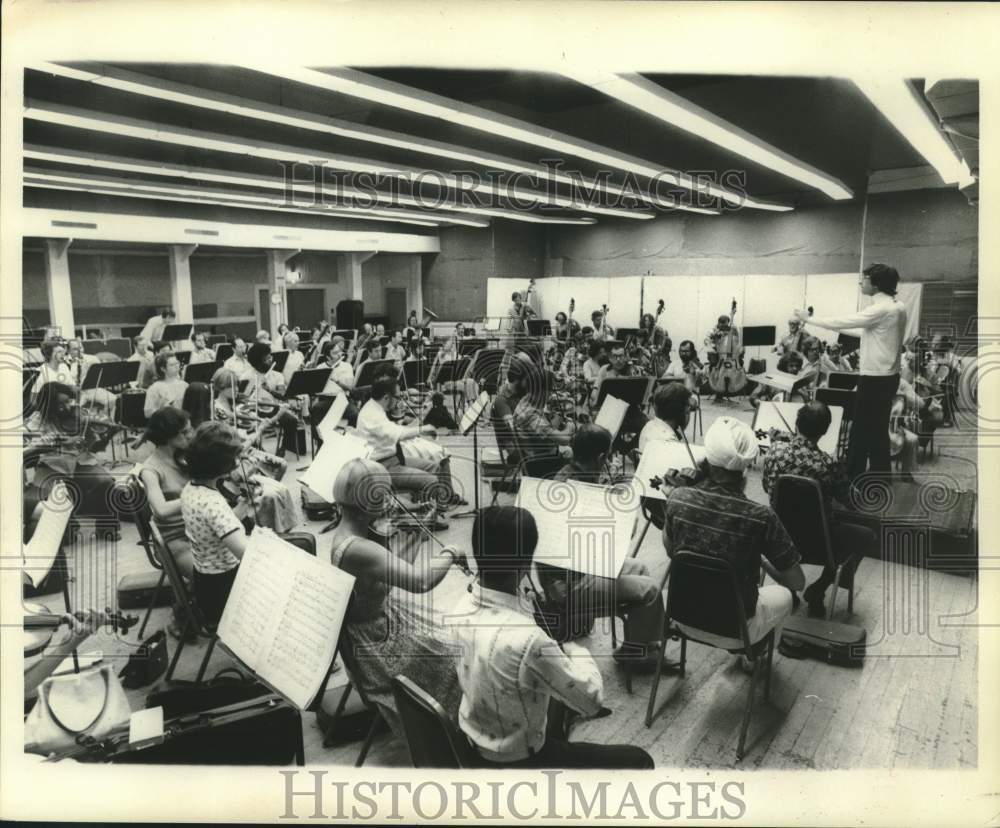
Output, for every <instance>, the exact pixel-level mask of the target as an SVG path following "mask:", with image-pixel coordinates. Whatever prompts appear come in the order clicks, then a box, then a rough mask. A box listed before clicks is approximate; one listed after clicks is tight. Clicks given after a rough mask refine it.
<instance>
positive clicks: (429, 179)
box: [22, 98, 717, 219]
mask: <svg viewBox="0 0 1000 828" xmlns="http://www.w3.org/2000/svg"><path fill="white" fill-rule="evenodd" d="M22 114H23V117H24V118H26V119H28V120H35V121H41V122H43V123H50V124H59V125H62V126H68V127H74V128H77V129H85V130H91V131H95V132H103V133H105V134H109V135H116V136H123V137H126V138H137V139H140V140H145V141H159V142H162V143H168V144H174V145H177V146H183V147H197V148H199V149H205V150H210V151H214V152H225V153H230V154H234V155H245V156H250V157H252V158H264V159H268V160H273V161H279V162H283V163H288V164H302V165H304V166H312V167H316V166H318V165H321V164H323V165H326V166H328V167H330V168H331V169H337V170H344V171H346V172H356V173H374V174H376V175H384V176H387V177H393V178H398V179H400V180H403V181H408V182H410V183H411V184H412V183H416V184H418V185H419V184H430V185H433V186H436V187H438V188H439V189H455V190H471V191H473V192H478V193H484V194H488V195H489V196H491V197H494V198H496V197H499V198H506V199H510V200H512V201H517V202H518V203H523V204H526V205H532V206H543V205H544V206H549V207H558V208H561V209H566V210H572V211H575V212H585V213H594V214H597V215H608V216H615V217H617V218H631V219H651V218H654V217H655V213H651V212H648V211H637V210H629V209H624V208H616V207H601V206H597V205H594V204H590V203H589V202H588V201H587V200H585V199H581V198H570V197H566V196H560V195H558V194H556V193H546V192H543V191H539V190H525V189H522V188H519V187H507V186H502V185H498V184H495V183H483V182H479V181H477V180H475V179H472V178H471V177H464V176H454V175H450V174H448V173H440V172H437V171H435V170H422V169H419V168H418V167H409V166H405V165H402V164H391V165H390V164H386V163H384V162H381V161H374V160H371V159H366V158H356V157H353V156H346V155H327V154H324V153H322V152H321V151H319V150H315V149H306V148H302V147H295V146H290V145H288V144H279V143H275V142H272V141H254V140H240V139H237V138H234V137H232V136H230V135H226V134H223V133H217V132H206V131H203V130H196V129H188V128H186V127H175V126H170V125H168V124H159V123H156V122H153V121H147V120H143V119H139V118H130V117H128V116H125V115H114V114H109V113H103V112H95V111H92V110H87V109H81V108H79V107H73V106H65V105H62V104H54V103H49V102H45V101H38V100H34V99H30V98H28V99H26V100H25V109H24V111H23V113H22ZM692 209H693V208H692ZM697 212H706V213H714V212H717V211H714V210H697Z"/></svg>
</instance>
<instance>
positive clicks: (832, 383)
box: [826, 371, 860, 391]
mask: <svg viewBox="0 0 1000 828" xmlns="http://www.w3.org/2000/svg"><path fill="white" fill-rule="evenodd" d="M859 378H860V375H859V374H853V373H850V372H848V371H831V372H830V373H829V375H828V379H827V381H826V384H827V385H828V386H829V387H830V388H832V389H836V390H838V391H853V390H854V389H856V388H857V387H858V379H859Z"/></svg>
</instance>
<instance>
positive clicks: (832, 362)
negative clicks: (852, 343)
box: [820, 342, 854, 377]
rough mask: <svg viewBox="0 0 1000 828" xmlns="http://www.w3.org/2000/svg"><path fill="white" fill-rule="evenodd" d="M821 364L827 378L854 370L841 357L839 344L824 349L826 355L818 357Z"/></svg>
mask: <svg viewBox="0 0 1000 828" xmlns="http://www.w3.org/2000/svg"><path fill="white" fill-rule="evenodd" d="M820 360H821V362H822V364H823V372H824V373H825V374H826V375H827V377H829V375H830V374H834V373H850V372H852V371H853V370H854V368H853V367H852V366H851V363H850V362H848V361H847V358H846V357H845V356H844V355H843V349H842V348H841V346H840V343H838V342H833V343H831V344H830V345H828V346H827V348H826V353H825V354H823V355H822V357H820Z"/></svg>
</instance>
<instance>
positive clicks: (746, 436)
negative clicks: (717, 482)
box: [705, 417, 758, 471]
mask: <svg viewBox="0 0 1000 828" xmlns="http://www.w3.org/2000/svg"><path fill="white" fill-rule="evenodd" d="M757 451H758V449H757V438H756V436H755V435H754V433H753V429H751V428H750V426H748V425H747V424H746V423H744V422H742V421H740V420H736V419H734V418H732V417H719V418H718V419H717V420H716V421H715V422H714V423H712V427H711V428H709V430H708V431H707V432H706V433H705V459H707V460H708V462H709V463H711V464H712V465H713V466H720V467H721V468H723V469H729V470H730V471H742V470H743V469H745V468H746V467H747V466H749V465H750V464H751V463H752V462H753V461H754V460H756V459H757Z"/></svg>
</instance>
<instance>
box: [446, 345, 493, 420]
mask: <svg viewBox="0 0 1000 828" xmlns="http://www.w3.org/2000/svg"><path fill="white" fill-rule="evenodd" d="M484 344H485V343H484ZM471 362H472V360H471V359H469V357H467V356H463V357H461V358H460V359H451V360H448V362H444V363H442V364H441V367H440V368H438V372H437V377H435V378H434V384H435V385H444V384H445V383H446V382H450V383H451V412H452V415H453V416H454V417H455V418H456V419H457V418H458V382H459V381H460V380H462V379H464V378H465V374H466V372H467V371H468V370H469V364H470V363H471Z"/></svg>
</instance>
